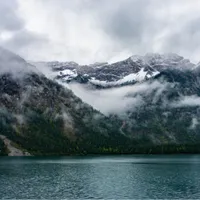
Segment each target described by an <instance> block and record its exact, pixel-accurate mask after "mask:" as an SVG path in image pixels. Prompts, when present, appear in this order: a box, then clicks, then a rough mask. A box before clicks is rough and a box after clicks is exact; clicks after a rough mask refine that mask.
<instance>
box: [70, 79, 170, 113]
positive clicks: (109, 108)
mask: <svg viewBox="0 0 200 200" xmlns="http://www.w3.org/2000/svg"><path fill="white" fill-rule="evenodd" d="M167 86H168V84H167V83H166V84H163V83H162V84H161V83H160V82H158V81H154V82H152V83H140V84H135V85H131V86H124V87H120V88H112V89H104V90H91V89H90V88H89V87H88V86H85V85H82V84H69V85H68V88H69V89H71V90H72V91H73V92H74V94H75V95H77V96H78V97H80V98H81V99H82V100H83V101H84V102H86V103H88V104H90V105H91V106H93V107H94V108H95V109H97V110H99V111H101V112H102V113H104V114H105V115H109V114H113V113H114V114H119V115H123V114H124V113H125V112H126V111H128V110H132V111H133V110H134V109H137V108H138V107H140V106H142V105H143V104H144V103H145V99H144V96H145V97H147V96H148V95H150V94H151V93H152V91H153V90H156V91H157V93H156V95H155V96H154V100H155V101H156V98H157V97H158V96H159V95H161V94H162V91H164V90H165V88H167Z"/></svg>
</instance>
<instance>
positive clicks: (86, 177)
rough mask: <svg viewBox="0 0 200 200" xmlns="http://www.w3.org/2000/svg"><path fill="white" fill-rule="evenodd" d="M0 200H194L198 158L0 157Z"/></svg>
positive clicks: (199, 191)
mask: <svg viewBox="0 0 200 200" xmlns="http://www.w3.org/2000/svg"><path fill="white" fill-rule="evenodd" d="M2 198H12V199H13V198H19V199H56V198H57V199H93V198H96V199H111V198H112V199H138V198H142V199H144V198H148V199H149V198H150V199H155V198H159V199H164V198H165V199H166V198H167V199H172V198H184V199H195V198H200V156H199V155H136V156H124V155H122V156H82V157H81V156H76V157H26V158H25V157H23V158H22V157H19V158H14V157H12V158H11V157H0V199H2Z"/></svg>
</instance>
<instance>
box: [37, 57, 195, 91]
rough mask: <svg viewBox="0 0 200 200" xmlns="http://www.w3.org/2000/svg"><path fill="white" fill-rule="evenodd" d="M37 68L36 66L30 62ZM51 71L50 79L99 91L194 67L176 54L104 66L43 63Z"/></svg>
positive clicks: (96, 64) (135, 58)
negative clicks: (85, 84) (167, 70)
mask: <svg viewBox="0 0 200 200" xmlns="http://www.w3.org/2000/svg"><path fill="white" fill-rule="evenodd" d="M34 64H35V65H36V66H38V63H34ZM42 64H43V66H45V67H47V68H48V69H49V70H51V76H52V77H51V78H53V79H56V80H58V81H62V82H67V83H70V82H72V81H75V82H79V83H90V84H92V85H95V86H99V87H102V88H107V87H114V86H121V85H127V84H132V83H136V82H142V81H144V80H147V79H150V78H152V77H154V76H156V75H158V74H159V73H160V72H161V71H163V70H166V69H173V68H174V69H179V70H190V69H193V68H194V66H195V65H194V64H193V63H191V62H190V61H189V60H188V59H184V58H183V57H181V56H179V55H177V54H146V55H145V56H138V55H134V56H131V57H129V58H128V59H126V60H123V61H120V62H116V63H112V64H108V63H94V64H91V65H79V64H77V63H75V62H57V61H56V62H46V63H45V62H43V63H42Z"/></svg>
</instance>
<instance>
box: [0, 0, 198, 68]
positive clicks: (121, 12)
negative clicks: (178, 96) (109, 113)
mask: <svg viewBox="0 0 200 200" xmlns="http://www.w3.org/2000/svg"><path fill="white" fill-rule="evenodd" d="M0 14H1V16H0V45H1V46H4V47H6V48H8V49H10V50H12V51H14V52H15V53H17V54H19V55H20V56H22V57H24V58H25V59H28V60H34V61H37V60H38V61H39V60H49V61H50V60H60V61H69V60H73V61H76V62H78V63H82V64H83V63H92V62H99V61H109V62H113V61H117V60H120V59H123V58H126V57H128V56H130V55H133V54H141V55H143V54H145V53H147V52H158V53H165V52H166V53H168V52H173V53H177V54H180V55H182V56H184V57H186V58H189V59H191V60H192V61H193V62H198V61H200V0H0Z"/></svg>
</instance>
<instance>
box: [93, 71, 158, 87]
mask: <svg viewBox="0 0 200 200" xmlns="http://www.w3.org/2000/svg"><path fill="white" fill-rule="evenodd" d="M157 74H159V72H158V71H155V72H152V74H151V75H150V74H148V71H145V69H144V68H141V70H140V71H139V72H137V73H131V74H129V75H127V76H125V77H123V78H122V79H120V80H118V81H110V82H109V81H100V80H97V79H95V78H94V77H92V78H91V79H90V80H89V82H90V83H92V84H94V85H98V86H102V87H111V86H119V85H123V84H125V83H132V82H137V81H138V82H141V81H143V80H145V79H146V78H150V77H153V76H156V75H157Z"/></svg>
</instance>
